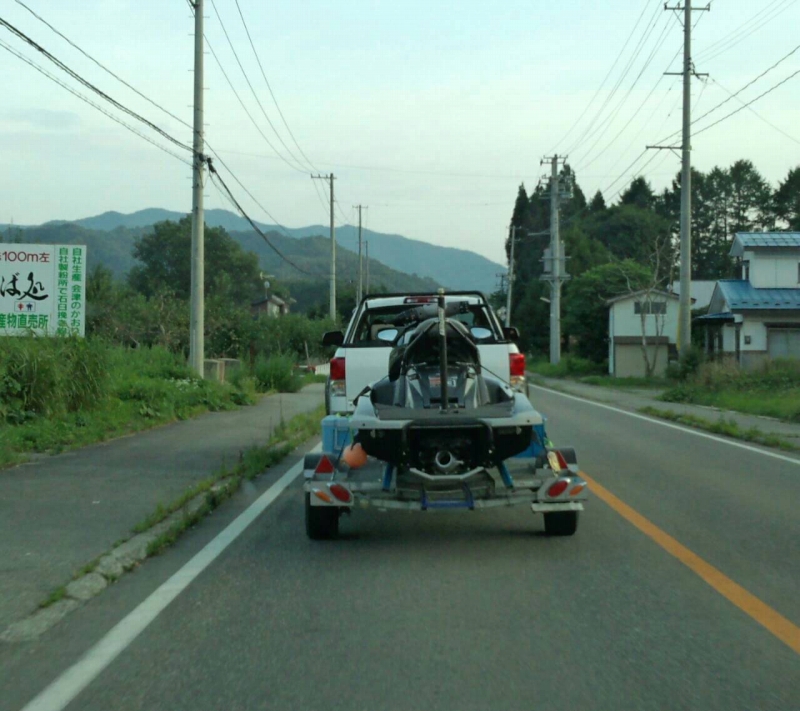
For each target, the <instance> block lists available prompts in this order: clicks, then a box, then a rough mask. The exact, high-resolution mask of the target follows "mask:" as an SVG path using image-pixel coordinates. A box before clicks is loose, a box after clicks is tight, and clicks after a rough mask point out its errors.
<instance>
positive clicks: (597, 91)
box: [548, 0, 649, 155]
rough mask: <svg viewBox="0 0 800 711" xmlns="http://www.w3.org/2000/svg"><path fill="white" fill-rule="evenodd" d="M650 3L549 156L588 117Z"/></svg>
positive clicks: (643, 8) (643, 9)
mask: <svg viewBox="0 0 800 711" xmlns="http://www.w3.org/2000/svg"><path fill="white" fill-rule="evenodd" d="M648 3H649V0H645V3H644V6H643V7H642V12H641V14H640V15H639V17H638V19H637V20H636V23H635V24H634V26H633V28H632V29H631V31H630V34H629V35H628V38H627V39H626V40H625V43H624V44H623V45H622V49H620V51H619V54H617V57H616V59H614V63H613V64H612V65H611V69H609V70H608V73H607V74H606V75H605V77H604V78H603V81H601V82H600V86H599V87H597V90H596V91H595V92H594V94H593V95H592V98H591V99H590V100H589V103H588V104H586V108H584V110H583V112H582V113H581V114H580V116H578V118H577V119H576V120H575V123H573V124H572V126H570V128H569V130H568V131H567V132H566V133H565V134H564V135H563V136H562V137H561V139H560V140H559V141H558V143H556V145H555V146H554V147H553V149H552V150H551V151H548V155H552V154H553V153H554V152H555V151H556V149H557V148H558V147H559V146H560V145H561V144H562V143H563V142H564V141H565V140H566V139H567V136H569V135H570V134H571V133H572V132H573V131H574V130H575V127H576V126H577V125H578V124H579V123H580V122H581V119H582V118H583V117H584V116H586V114H587V113H588V111H589V109H590V108H591V106H592V104H594V101H595V99H596V98H597V97H598V95H599V94H600V92H601V91H602V90H603V87H604V86H605V85H606V82H607V81H608V78H609V77H610V76H611V74H612V73H613V72H614V68H615V67H616V66H617V64H618V63H619V60H620V59H621V58H622V55H623V54H624V53H625V50H626V49H627V48H628V44H630V41H631V39H632V38H633V35H634V34H635V32H636V28H637V27H638V26H639V23H640V22H641V20H642V17H644V13H645V11H646V10H647V5H648Z"/></svg>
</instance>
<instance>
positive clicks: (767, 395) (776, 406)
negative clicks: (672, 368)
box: [660, 360, 800, 422]
mask: <svg viewBox="0 0 800 711" xmlns="http://www.w3.org/2000/svg"><path fill="white" fill-rule="evenodd" d="M660 399H661V400H663V401H665V402H681V403H692V404H696V405H708V406H710V407H718V408H720V409H723V410H736V411H738V412H744V413H747V414H752V415H763V416H766V417H775V418H777V419H780V420H786V421H788V422H800V363H798V362H796V361H780V360H778V361H773V362H771V363H768V364H766V365H765V366H764V367H763V368H761V369H758V370H754V371H742V370H739V369H738V368H737V367H735V366H734V365H731V364H723V363H706V364H704V365H703V366H701V367H700V368H699V369H698V370H697V372H696V373H695V374H694V375H693V376H692V377H691V378H688V379H687V380H685V381H684V382H681V383H678V384H676V385H675V386H673V387H671V388H670V389H668V390H667V391H666V392H664V393H663V394H662V395H661V397H660Z"/></svg>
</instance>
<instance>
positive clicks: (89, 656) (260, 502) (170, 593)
mask: <svg viewBox="0 0 800 711" xmlns="http://www.w3.org/2000/svg"><path fill="white" fill-rule="evenodd" d="M312 451H313V450H312ZM302 471H303V460H302V459H301V460H300V461H299V462H297V464H295V465H294V466H293V467H292V468H291V469H289V471H287V472H286V473H285V474H284V475H283V476H281V477H280V479H278V480H277V481H276V482H275V483H274V484H273V485H272V486H270V487H269V489H267V490H266V491H265V492H264V493H263V494H261V496H259V497H258V498H257V499H256V500H255V501H254V502H253V503H252V504H250V506H248V507H247V508H246V509H245V510H244V511H243V512H242V513H241V514H239V516H237V517H236V519H235V520H233V521H232V522H231V523H230V524H228V526H226V527H225V529H224V530H222V531H220V533H218V534H217V536H216V537H215V538H214V539H213V540H212V541H209V543H207V544H206V545H205V547H204V548H203V549H202V550H201V551H199V552H198V553H197V554H195V555H194V556H193V557H192V559H191V560H189V561H188V562H187V563H186V564H185V565H184V566H183V567H182V568H181V569H180V570H178V571H177V572H176V573H175V574H174V575H172V577H171V578H169V580H167V581H166V582H164V583H163V584H162V585H160V586H159V587H158V588H156V590H154V591H153V592H152V593H150V595H149V596H148V597H147V598H146V599H145V600H144V601H142V602H141V603H139V605H138V606H137V607H136V608H135V609H134V610H132V611H131V612H129V613H128V614H127V615H126V616H125V617H124V618H123V619H122V620H120V621H119V622H118V623H117V624H116V625H115V626H114V627H113V628H112V629H111V630H110V631H109V632H107V633H106V635H105V636H104V637H103V638H102V639H101V640H100V641H99V642H97V643H96V644H95V645H94V646H93V647H92V648H91V649H89V651H88V652H86V654H84V655H83V657H81V659H80V660H79V661H77V662H76V663H75V664H74V665H73V666H71V667H70V668H69V669H67V670H66V671H65V672H63V673H62V674H61V676H59V677H58V678H57V679H55V681H53V682H52V683H51V684H50V685H49V686H48V687H47V688H45V689H44V690H43V691H41V692H40V693H39V694H38V695H37V696H36V697H35V698H34V699H32V700H31V701H29V702H28V703H27V704H26V705H25V707H24V708H23V709H22V711H63V709H64V708H66V707H67V706H68V705H69V704H70V703H71V702H72V701H73V700H74V699H75V697H76V696H78V694H80V693H81V691H83V690H84V689H85V688H86V687H87V686H88V685H89V684H90V683H91V682H92V681H94V680H95V679H96V678H97V677H98V676H99V675H100V674H101V673H102V672H103V670H104V669H106V667H108V665H109V664H111V662H113V661H114V660H115V659H116V658H117V657H118V656H119V655H120V654H121V653H122V652H123V651H124V650H125V649H126V648H127V647H128V646H129V645H130V644H131V643H132V642H133V641H134V640H135V639H136V638H137V637H138V636H139V635H140V634H141V633H142V632H143V631H144V630H145V629H146V628H147V627H148V625H149V624H150V623H151V622H153V620H155V619H156V617H158V615H159V614H161V612H163V611H164V609H165V608H166V607H167V606H168V605H169V604H170V603H171V602H172V601H173V600H174V599H175V598H176V597H178V595H180V594H181V593H182V592H183V591H184V590H185V589H186V588H187V587H188V586H189V585H190V584H191V583H192V581H193V580H194V579H195V578H196V577H197V576H198V575H200V573H202V572H203V571H204V570H205V569H206V568H208V566H209V565H211V563H213V562H214V561H215V560H216V559H217V557H219V555H220V554H221V553H222V552H223V551H224V550H225V549H226V548H227V547H228V546H229V545H230V544H231V543H233V542H234V541H235V540H236V539H237V538H238V537H239V536H240V535H241V534H242V533H243V532H244V531H245V529H246V528H247V527H248V526H249V525H250V524H251V523H253V521H255V520H256V519H257V518H258V517H259V516H260V515H261V514H262V513H263V512H264V511H265V510H266V509H267V507H268V506H269V505H270V504H272V503H273V502H274V501H275V500H276V499H277V498H278V496H280V495H281V493H282V492H283V491H284V490H285V489H286V488H287V487H288V486H290V485H291V483H292V482H293V481H294V480H295V479H297V477H298V476H299V475H300V473H301V472H302Z"/></svg>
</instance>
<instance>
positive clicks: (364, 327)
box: [348, 302, 497, 348]
mask: <svg viewBox="0 0 800 711" xmlns="http://www.w3.org/2000/svg"><path fill="white" fill-rule="evenodd" d="M422 308H423V307H422V306H420V307H414V306H409V304H399V305H396V306H386V307H383V308H374V309H367V310H366V311H364V312H363V313H362V314H361V318H360V319H359V321H358V323H357V324H356V327H355V329H353V332H352V335H351V337H350V339H349V340H348V345H355V346H375V347H383V348H386V347H389V345H390V344H389V343H387V342H386V341H382V340H380V339H379V338H378V333H380V332H381V331H382V330H384V329H387V328H397V329H399V330H401V331H402V330H403V328H405V327H406V326H410V325H413V324H414V323H418V322H419V320H420V317H422V318H423V319H424V318H429V317H430V316H431V315H435V306H434V305H429V306H427V308H426V310H424V311H423V310H422ZM429 311H430V312H431V313H430V314H429V313H428V312H429ZM448 318H452V319H455V320H457V321H461V323H463V324H464V325H465V326H466V327H467V328H473V327H480V328H486V329H489V330H490V331H491V332H492V333H493V334H495V336H494V338H492V339H489V340H486V339H484V340H483V341H482V342H483V343H491V342H494V341H495V340H496V339H497V334H496V330H495V328H494V325H493V323H492V320H491V319H490V317H489V315H488V313H487V310H486V307H485V306H482V305H480V304H467V303H466V302H464V304H463V305H462V307H461V310H460V312H459V313H450V314H448Z"/></svg>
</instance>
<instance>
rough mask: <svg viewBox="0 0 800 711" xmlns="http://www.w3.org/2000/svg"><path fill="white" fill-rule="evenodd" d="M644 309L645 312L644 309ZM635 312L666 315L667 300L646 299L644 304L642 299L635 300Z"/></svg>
mask: <svg viewBox="0 0 800 711" xmlns="http://www.w3.org/2000/svg"><path fill="white" fill-rule="evenodd" d="M642 309H644V312H643V311H642ZM633 313H635V314H641V313H646V314H660V315H662V316H663V315H664V314H666V313H667V302H666V301H645V302H644V304H643V303H642V302H641V301H635V302H634V303H633Z"/></svg>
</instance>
